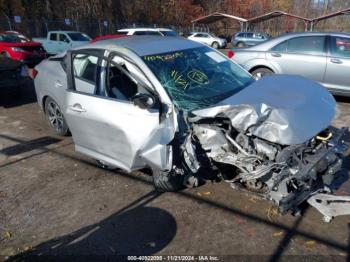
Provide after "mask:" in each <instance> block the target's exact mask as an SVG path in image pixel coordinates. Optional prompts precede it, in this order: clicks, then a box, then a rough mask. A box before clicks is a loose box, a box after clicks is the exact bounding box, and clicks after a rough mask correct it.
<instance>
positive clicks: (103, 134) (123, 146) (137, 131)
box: [65, 50, 159, 172]
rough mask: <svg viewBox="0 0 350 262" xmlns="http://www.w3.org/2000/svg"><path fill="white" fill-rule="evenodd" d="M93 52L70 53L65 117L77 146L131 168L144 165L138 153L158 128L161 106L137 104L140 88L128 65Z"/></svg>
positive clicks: (87, 152) (126, 168)
mask: <svg viewBox="0 0 350 262" xmlns="http://www.w3.org/2000/svg"><path fill="white" fill-rule="evenodd" d="M94 52H96V51H95V50H94ZM97 55H101V54H97ZM97 55H96V56H95V54H94V55H92V54H89V52H85V53H79V51H78V52H74V53H73V54H72V56H71V59H72V63H70V64H71V65H72V68H71V72H72V79H71V81H70V82H71V85H72V86H70V89H69V90H68V93H67V96H66V111H65V117H66V119H67V123H68V126H69V128H70V130H71V133H72V136H73V140H74V143H75V147H76V150H77V151H79V152H81V153H84V154H86V155H88V156H90V157H92V158H95V159H98V160H102V161H104V162H107V163H108V164H110V165H113V166H117V167H120V168H122V169H124V170H126V171H129V172H130V171H131V170H134V169H138V168H141V167H144V165H145V161H144V159H142V157H141V153H140V152H141V151H142V150H143V149H144V148H145V146H146V145H148V144H149V140H150V139H151V137H152V134H154V133H156V132H157V130H158V129H159V110H158V108H157V107H156V106H154V107H152V108H148V109H141V108H140V107H138V106H135V105H134V103H133V100H132V99H133V96H134V95H136V94H137V93H139V91H140V90H139V87H138V85H137V82H136V81H135V80H134V79H132V78H131V75H130V74H128V72H127V68H125V67H120V66H118V65H117V64H114V63H113V62H111V61H108V60H107V59H104V58H101V57H98V56H97ZM86 60H89V62H86ZM91 62H95V64H94V66H92V65H91ZM112 68H113V69H112ZM122 69H124V71H123V70H122ZM86 70H88V71H89V72H88V73H86V74H85V73H84V72H86ZM112 71H113V72H112ZM91 75H93V77H91ZM86 76H90V77H89V79H87V78H86ZM142 92H146V91H145V90H142Z"/></svg>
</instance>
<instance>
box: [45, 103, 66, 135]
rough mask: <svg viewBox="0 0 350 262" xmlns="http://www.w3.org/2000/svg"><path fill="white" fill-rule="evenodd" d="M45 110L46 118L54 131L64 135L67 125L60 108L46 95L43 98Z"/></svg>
mask: <svg viewBox="0 0 350 262" xmlns="http://www.w3.org/2000/svg"><path fill="white" fill-rule="evenodd" d="M45 112H46V117H47V120H48V121H49V124H50V126H51V127H52V128H53V130H54V131H55V133H56V134H57V135H59V136H66V135H68V133H69V129H68V125H67V123H66V121H65V119H64V116H63V113H62V111H61V108H60V107H59V106H58V104H57V103H56V101H55V100H53V99H52V98H51V97H48V98H47V99H46V100H45Z"/></svg>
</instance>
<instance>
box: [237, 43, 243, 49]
mask: <svg viewBox="0 0 350 262" xmlns="http://www.w3.org/2000/svg"><path fill="white" fill-rule="evenodd" d="M237 47H239V48H243V47H245V44H244V43H243V42H239V43H238V44H237Z"/></svg>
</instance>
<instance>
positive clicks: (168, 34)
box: [160, 31, 177, 36]
mask: <svg viewBox="0 0 350 262" xmlns="http://www.w3.org/2000/svg"><path fill="white" fill-rule="evenodd" d="M160 32H161V33H162V34H163V35H165V36H176V35H177V34H176V32H175V31H160Z"/></svg>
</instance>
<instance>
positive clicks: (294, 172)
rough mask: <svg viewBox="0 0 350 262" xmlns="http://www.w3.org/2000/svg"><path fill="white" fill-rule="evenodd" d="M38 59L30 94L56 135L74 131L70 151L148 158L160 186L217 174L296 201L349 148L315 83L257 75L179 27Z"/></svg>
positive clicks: (280, 203) (333, 174) (329, 175)
mask: <svg viewBox="0 0 350 262" xmlns="http://www.w3.org/2000/svg"><path fill="white" fill-rule="evenodd" d="M36 70H37V71H38V74H37V76H36V78H35V80H34V81H35V90H36V93H37V98H38V103H39V105H40V107H41V108H42V109H43V111H44V112H45V114H46V117H47V120H48V123H49V124H50V125H51V127H52V128H53V129H54V130H55V132H56V133H57V134H59V135H65V134H68V132H69V131H70V133H71V134H72V136H73V141H74V143H75V148H76V150H77V151H78V152H81V153H83V154H85V155H88V156H90V157H92V158H94V159H96V160H97V163H98V164H99V165H100V166H102V167H109V168H113V167H119V168H121V169H124V170H126V171H127V172H131V171H133V170H139V169H144V168H146V169H147V170H148V172H150V173H152V175H153V181H154V185H155V187H156V189H157V190H159V191H163V192H164V191H176V190H179V189H181V188H183V186H184V185H186V186H188V187H193V186H197V185H198V184H199V181H201V182H202V181H205V180H206V179H207V180H217V181H218V180H219V179H223V180H225V181H227V182H228V183H230V185H231V186H232V187H234V188H239V189H242V190H244V191H250V192H251V193H252V194H257V195H259V196H260V197H264V198H266V199H269V200H271V201H272V203H273V204H274V205H275V206H276V207H277V208H278V211H279V212H281V213H286V212H287V211H291V212H296V211H298V208H299V206H300V205H301V204H302V203H303V202H304V201H306V200H308V199H309V198H310V197H311V196H312V197H314V196H315V195H316V196H317V193H319V192H322V191H323V190H324V192H328V193H325V194H329V192H330V190H328V191H326V190H325V189H324V188H325V187H326V185H330V184H331V183H332V181H333V180H335V179H338V178H339V176H338V173H337V171H339V170H340V169H341V166H342V164H341V161H342V158H343V157H344V156H345V155H347V153H346V151H347V150H348V146H347V145H346V143H345V142H344V135H346V134H347V128H342V129H337V128H334V127H331V126H330V124H331V122H332V119H333V118H334V116H335V112H336V102H335V100H334V98H333V97H332V95H331V94H330V93H329V92H328V91H327V90H326V89H325V88H323V87H322V86H321V85H319V84H318V83H315V82H314V81H310V80H308V79H305V78H303V77H297V76H280V75H275V76H270V77H266V78H264V79H261V80H259V81H255V80H254V79H253V77H252V76H251V75H250V74H249V73H248V72H246V71H245V70H243V69H242V68H241V67H240V66H238V65H237V64H235V63H233V62H232V61H230V60H229V59H227V57H226V56H224V55H223V54H222V53H221V52H218V51H216V50H213V49H212V48H210V47H208V46H205V45H203V44H200V43H197V42H194V41H189V40H187V39H184V38H179V37H157V36H140V37H125V38H119V39H112V40H106V41H101V42H99V43H97V44H90V45H86V46H83V47H78V48H75V49H74V50H69V51H67V53H66V54H60V55H58V56H55V57H51V58H49V59H46V60H45V61H43V62H42V63H40V64H39V65H37V67H36ZM315 114H317V117H315ZM141 129H142V132H140V130H141ZM327 196H329V195H327ZM230 201H231V200H230ZM325 202H326V201H325Z"/></svg>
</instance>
